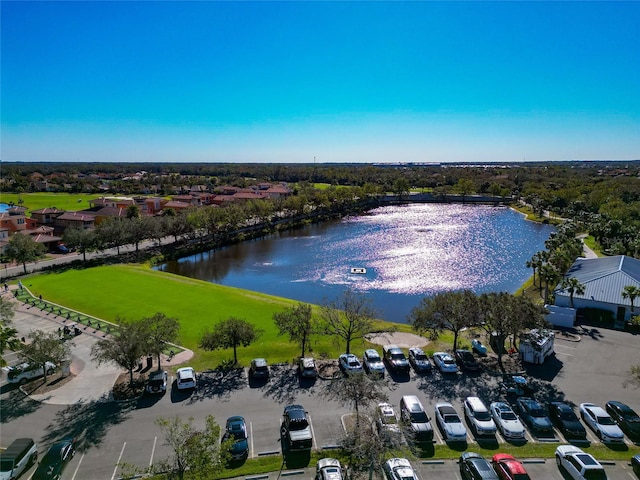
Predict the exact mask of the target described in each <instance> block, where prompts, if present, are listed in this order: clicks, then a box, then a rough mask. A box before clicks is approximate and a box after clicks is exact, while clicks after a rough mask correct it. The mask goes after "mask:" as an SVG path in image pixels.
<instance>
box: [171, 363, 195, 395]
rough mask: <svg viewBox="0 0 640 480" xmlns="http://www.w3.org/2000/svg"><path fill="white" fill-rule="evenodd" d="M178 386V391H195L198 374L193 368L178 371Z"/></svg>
mask: <svg viewBox="0 0 640 480" xmlns="http://www.w3.org/2000/svg"><path fill="white" fill-rule="evenodd" d="M176 386H177V387H178V390H188V389H195V388H196V386H197V382H196V372H195V371H194V370H193V368H191V367H183V368H179V369H178V370H176Z"/></svg>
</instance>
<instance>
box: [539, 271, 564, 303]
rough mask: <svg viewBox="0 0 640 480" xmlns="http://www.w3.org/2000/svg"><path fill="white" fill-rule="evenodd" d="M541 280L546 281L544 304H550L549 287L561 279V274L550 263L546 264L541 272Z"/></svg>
mask: <svg viewBox="0 0 640 480" xmlns="http://www.w3.org/2000/svg"><path fill="white" fill-rule="evenodd" d="M539 272H540V274H539V276H540V279H541V280H544V303H549V287H550V286H551V284H552V283H555V282H557V281H558V279H559V278H560V272H559V271H558V269H557V268H556V267H554V266H553V265H551V264H550V263H545V264H544V265H543V266H542V267H540V270H539Z"/></svg>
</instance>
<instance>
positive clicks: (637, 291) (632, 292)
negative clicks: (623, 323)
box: [622, 285, 640, 313]
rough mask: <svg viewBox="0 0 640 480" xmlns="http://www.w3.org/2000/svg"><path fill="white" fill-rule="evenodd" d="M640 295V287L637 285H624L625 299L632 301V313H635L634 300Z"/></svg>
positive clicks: (623, 295)
mask: <svg viewBox="0 0 640 480" xmlns="http://www.w3.org/2000/svg"><path fill="white" fill-rule="evenodd" d="M638 296H640V288H639V287H636V286H635V285H627V286H626V287H624V289H623V291H622V298H624V299H627V298H628V299H629V301H630V302H631V313H633V309H634V307H633V301H634V300H635V299H636V297H638Z"/></svg>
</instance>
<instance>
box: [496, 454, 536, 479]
mask: <svg viewBox="0 0 640 480" xmlns="http://www.w3.org/2000/svg"><path fill="white" fill-rule="evenodd" d="M491 463H492V464H493V469H494V470H495V471H496V473H497V474H498V477H499V478H500V480H531V477H529V474H528V473H527V471H526V470H525V469H524V466H523V465H522V463H520V462H519V461H518V460H516V459H515V458H513V457H512V456H511V455H508V454H506V453H496V454H495V455H494V456H493V458H492V459H491Z"/></svg>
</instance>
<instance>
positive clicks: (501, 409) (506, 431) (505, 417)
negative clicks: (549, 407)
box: [489, 402, 524, 440]
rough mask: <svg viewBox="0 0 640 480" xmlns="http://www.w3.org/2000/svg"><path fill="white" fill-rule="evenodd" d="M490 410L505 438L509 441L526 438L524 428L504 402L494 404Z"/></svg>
mask: <svg viewBox="0 0 640 480" xmlns="http://www.w3.org/2000/svg"><path fill="white" fill-rule="evenodd" d="M489 409H490V410H491V415H492V416H493V420H494V421H495V422H496V425H497V426H498V429H499V430H500V432H501V433H502V436H503V437H504V438H506V439H507V440H522V439H523V438H524V426H523V425H522V422H520V419H519V418H518V416H517V415H516V414H515V412H514V411H513V410H512V409H511V407H510V406H509V405H507V404H506V403H504V402H493V403H492V404H491V406H490V407H489Z"/></svg>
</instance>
